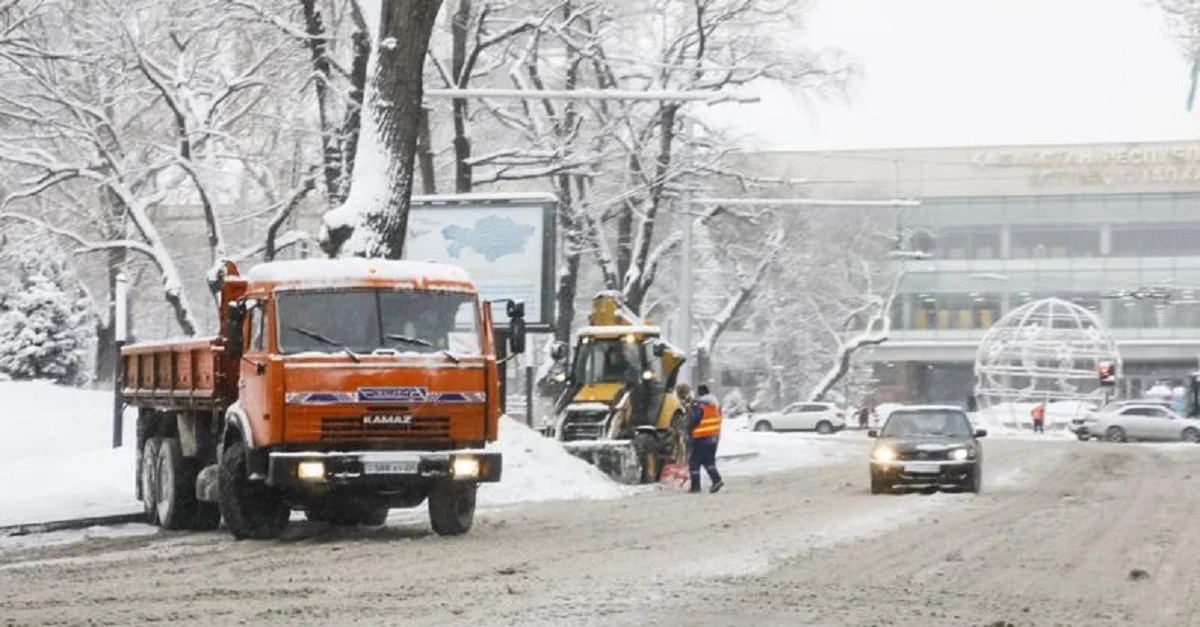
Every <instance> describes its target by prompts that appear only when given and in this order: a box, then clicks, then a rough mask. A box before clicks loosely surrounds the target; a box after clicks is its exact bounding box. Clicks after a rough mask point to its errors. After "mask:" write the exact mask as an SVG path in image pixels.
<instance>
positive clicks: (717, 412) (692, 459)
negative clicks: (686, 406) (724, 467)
mask: <svg viewBox="0 0 1200 627" xmlns="http://www.w3.org/2000/svg"><path fill="white" fill-rule="evenodd" d="M696 393H697V397H696V400H695V402H694V403H693V404H692V411H691V413H690V414H689V418H688V434H689V437H690V438H691V451H690V454H689V455H688V476H689V477H690V478H691V481H692V486H691V489H690V490H688V491H689V492H693V493H694V492H699V491H700V468H704V470H705V471H706V472H707V473H708V478H709V480H710V481H712V486H711V487H709V489H708V491H709V492H712V493H716V492H718V491H719V490H720V489H721V488H722V487H723V486H724V485H725V482H724V481H722V480H721V474H720V473H719V472H717V446H718V444H719V443H720V440H721V404H720V403H718V402H717V397H716V396H713V394H712V393H711V392H710V391H709V389H708V386H707V385H703V384H701V385H699V386H697V387H696Z"/></svg>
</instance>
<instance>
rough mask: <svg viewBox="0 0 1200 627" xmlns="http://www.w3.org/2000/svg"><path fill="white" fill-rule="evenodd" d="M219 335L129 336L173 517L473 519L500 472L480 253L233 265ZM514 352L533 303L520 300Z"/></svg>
mask: <svg viewBox="0 0 1200 627" xmlns="http://www.w3.org/2000/svg"><path fill="white" fill-rule="evenodd" d="M220 311H221V316H220V333H219V334H218V336H217V337H214V338H209V339H199V340H185V341H178V342H162V343H154V344H140V345H133V346H128V347H125V348H123V349H122V351H121V359H122V365H123V376H124V382H123V385H122V399H123V401H124V403H125V404H126V405H128V406H133V407H137V408H138V421H137V434H138V436H137V445H138V452H139V458H138V464H137V475H138V476H137V480H138V481H137V494H138V498H139V499H140V500H141V501H142V503H143V504H144V506H145V511H146V514H147V517H148V518H149V519H150V520H151V521H153V522H155V523H157V524H160V525H161V526H163V527H165V528H168V529H197V530H204V529H215V528H217V527H218V526H219V524H220V521H221V520H222V519H224V521H225V526H226V527H227V528H228V529H229V531H230V532H232V533H233V535H234V536H236V537H238V538H255V539H267V538H273V537H278V536H279V535H280V534H282V533H283V531H284V528H285V527H286V526H287V523H288V519H289V517H290V514H291V512H292V511H293V510H303V511H304V512H305V513H306V515H307V516H308V518H309V519H310V520H318V521H325V522H329V523H333V524H342V525H353V524H368V525H370V524H382V523H383V521H384V519H385V518H386V517H387V512H388V510H389V509H391V508H401V507H416V506H418V505H420V504H421V503H422V502H424V501H425V500H426V499H428V500H429V517H430V522H431V523H432V525H433V529H434V531H435V532H437V533H438V534H441V535H455V534H461V533H465V532H466V531H468V530H469V529H470V527H471V524H472V521H473V519H474V512H475V494H476V489H477V487H478V485H479V484H480V483H484V482H494V481H499V479H500V471H501V458H500V454H499V453H498V452H496V451H494V450H489V449H487V448H486V445H487V444H488V443H489V442H493V441H495V439H496V437H497V430H498V420H499V416H500V411H501V404H500V399H499V396H500V393H499V368H498V363H497V359H496V349H497V342H498V341H499V340H498V339H497V335H498V334H497V331H496V330H495V328H494V327H493V324H492V312H491V306H490V304H488V303H484V302H481V301H480V299H479V296H478V293H477V291H476V287H475V284H474V283H473V282H472V281H471V279H470V278H469V277H468V276H467V274H466V272H464V271H463V270H461V269H459V268H456V267H453V266H446V265H439V264H429V263H417V262H408V261H382V260H366V259H339V260H305V261H283V262H272V263H265V264H261V265H258V266H256V267H254V268H252V269H251V270H250V272H249V273H248V274H247V275H246V276H240V275H239V274H238V270H237V268H236V267H235V266H233V265H232V264H227V265H226V267H225V272H224V276H223V278H222V281H221V287H220ZM507 313H508V317H509V318H510V325H509V328H508V330H507V332H506V333H505V335H506V337H507V339H506V340H505V341H507V342H508V344H509V346H508V348H509V349H510V352H511V353H513V354H515V353H520V352H523V351H524V344H525V327H524V306H523V305H522V304H520V303H515V302H509V303H508V312H507Z"/></svg>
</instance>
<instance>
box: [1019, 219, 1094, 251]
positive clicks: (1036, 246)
mask: <svg viewBox="0 0 1200 627" xmlns="http://www.w3.org/2000/svg"><path fill="white" fill-rule="evenodd" d="M1099 254H1100V228H1099V227H1095V228H1071V229H1059V228H1044V227H1033V226H1020V227H1013V229H1012V248H1011V256H1012V257H1013V258H1015V259H1044V258H1056V259H1061V258H1069V257H1095V256H1098V255H1099Z"/></svg>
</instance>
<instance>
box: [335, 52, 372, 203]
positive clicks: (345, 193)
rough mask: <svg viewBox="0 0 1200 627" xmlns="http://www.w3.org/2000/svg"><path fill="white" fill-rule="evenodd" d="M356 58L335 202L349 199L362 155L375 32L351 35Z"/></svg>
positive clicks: (342, 132) (341, 134)
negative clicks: (361, 138) (360, 144)
mask: <svg viewBox="0 0 1200 627" xmlns="http://www.w3.org/2000/svg"><path fill="white" fill-rule="evenodd" d="M350 42H351V47H352V48H353V50H354V60H353V61H352V62H351V64H350V93H349V97H350V105H349V106H348V107H347V108H346V116H345V119H344V120H342V127H341V129H340V130H339V132H338V140H339V142H340V144H341V166H340V168H339V169H338V177H337V189H336V190H335V192H334V193H333V194H331V195H330V198H329V202H330V204H331V205H340V204H342V203H344V202H346V198H347V197H349V195H350V181H351V179H353V177H354V159H355V157H356V156H357V155H358V139H359V135H360V134H361V131H362V107H363V98H364V96H365V95H366V91H367V65H368V64H369V63H370V60H371V34H370V33H368V32H365V31H362V30H356V31H354V34H353V35H351V36H350Z"/></svg>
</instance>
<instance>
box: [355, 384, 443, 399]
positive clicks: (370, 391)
mask: <svg viewBox="0 0 1200 627" xmlns="http://www.w3.org/2000/svg"><path fill="white" fill-rule="evenodd" d="M427 393H428V391H427V390H426V389H425V388H416V387H414V388H359V390H358V400H360V401H363V402H381V401H392V402H396V401H400V402H403V401H423V400H425V397H426V395H427Z"/></svg>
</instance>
